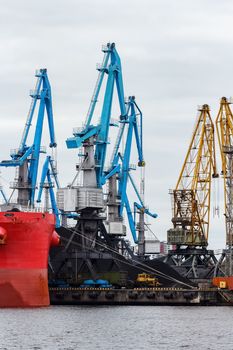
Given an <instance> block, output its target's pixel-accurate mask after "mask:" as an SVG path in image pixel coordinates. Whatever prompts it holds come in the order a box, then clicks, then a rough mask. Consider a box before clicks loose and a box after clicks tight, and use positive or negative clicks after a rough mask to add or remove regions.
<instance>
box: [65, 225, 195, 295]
mask: <svg viewBox="0 0 233 350" xmlns="http://www.w3.org/2000/svg"><path fill="white" fill-rule="evenodd" d="M66 229H67V230H68V231H70V232H72V233H74V234H77V235H79V236H81V237H83V238H85V239H86V240H88V241H91V242H92V241H93V240H92V239H90V238H88V237H86V236H85V235H84V234H82V233H81V232H79V231H75V230H72V229H69V228H66ZM65 240H67V241H69V240H68V239H65ZM73 243H75V242H73ZM75 244H77V245H80V246H81V244H78V243H77V242H76V243H75ZM96 244H98V245H99V246H100V247H103V248H105V249H107V250H109V251H111V252H113V253H115V254H117V255H120V256H121V257H122V255H121V254H120V253H119V252H118V251H117V250H115V249H113V248H110V247H108V246H106V245H105V244H102V243H100V242H98V241H96ZM87 248H88V249H89V250H93V251H95V249H93V248H91V247H90V248H89V247H87ZM114 259H115V260H117V261H120V262H121V263H122V260H121V259H118V258H116V257H114ZM132 261H133V262H136V263H137V267H138V268H139V269H141V270H143V271H145V269H147V271H146V272H149V273H151V272H154V273H156V274H157V275H160V277H163V278H165V279H167V280H170V281H172V282H176V283H178V284H182V285H184V286H187V287H189V288H192V289H193V286H192V285H190V284H188V283H185V282H181V281H180V280H178V279H177V278H175V277H171V276H168V275H167V274H165V273H163V272H161V271H158V270H156V269H155V268H153V267H151V266H148V265H146V264H144V263H142V262H140V261H138V260H136V259H132ZM124 263H125V264H126V265H129V266H132V265H131V264H130V263H128V262H126V261H124ZM138 265H141V266H142V267H143V268H140V266H138Z"/></svg>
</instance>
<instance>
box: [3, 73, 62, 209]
mask: <svg viewBox="0 0 233 350" xmlns="http://www.w3.org/2000/svg"><path fill="white" fill-rule="evenodd" d="M35 76H36V77H37V82H36V86H35V89H34V90H32V91H30V96H31V97H32V102H31V105H30V109H29V113H28V116H27V121H26V124H25V128H24V131H23V135H22V139H21V142H20V145H19V148H18V149H16V150H13V151H12V152H11V159H10V160H3V161H2V162H0V166H4V167H19V174H18V181H17V182H15V183H14V185H13V186H12V188H13V189H18V203H19V204H22V205H30V206H34V201H35V191H36V182H37V175H38V166H39V159H40V153H45V150H44V149H43V148H42V147H41V138H42V131H43V122H44V114H45V110H46V113H47V117H48V125H49V134H50V145H49V146H50V147H56V146H57V144H56V141H55V133H54V123H53V109H52V95H51V87H50V83H49V79H48V76H47V69H40V70H38V71H36V75H35ZM38 101H39V108H38V115H37V121H36V127H35V133H34V139H33V142H32V145H31V146H28V145H27V139H28V135H29V131H30V128H31V125H32V121H33V117H34V115H35V109H36V105H37V102H38Z"/></svg>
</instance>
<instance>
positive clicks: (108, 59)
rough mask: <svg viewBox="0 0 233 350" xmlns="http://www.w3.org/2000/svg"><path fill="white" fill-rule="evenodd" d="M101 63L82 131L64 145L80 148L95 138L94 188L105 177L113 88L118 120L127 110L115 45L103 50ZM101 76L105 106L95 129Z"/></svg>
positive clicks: (98, 185)
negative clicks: (95, 111)
mask: <svg viewBox="0 0 233 350" xmlns="http://www.w3.org/2000/svg"><path fill="white" fill-rule="evenodd" d="M103 52H104V59H103V63H102V65H101V66H99V67H98V68H97V69H98V71H99V76H98V79H97V83H96V86H95V90H94V94H93V97H92V99H91V104H90V107H89V110H88V113H87V117H86V121H85V124H84V127H83V129H82V130H81V131H78V132H75V133H74V137H71V138H68V139H67V140H66V144H67V147H68V148H78V147H81V146H82V145H83V143H84V142H85V140H87V139H89V138H90V137H92V136H94V137H95V144H96V147H95V163H96V181H97V187H98V188H101V187H102V183H103V176H104V165H105V160H106V152H107V145H108V143H109V142H108V134H109V126H110V125H111V120H110V118H111V109H112V99H113V92H114V85H116V88H117V94H118V100H119V105H120V111H121V115H120V120H124V119H125V118H126V108H125V101H124V88H123V79H122V69H121V61H120V57H119V55H118V53H117V50H116V48H115V44H114V43H111V44H110V43H109V44H107V46H105V47H103ZM104 75H107V77H108V78H107V82H106V89H105V94H104V102H103V107H102V112H101V116H100V121H99V123H98V125H96V126H94V125H91V121H92V118H93V114H94V110H95V106H96V102H97V100H98V96H99V92H100V90H101V86H102V83H103V80H104Z"/></svg>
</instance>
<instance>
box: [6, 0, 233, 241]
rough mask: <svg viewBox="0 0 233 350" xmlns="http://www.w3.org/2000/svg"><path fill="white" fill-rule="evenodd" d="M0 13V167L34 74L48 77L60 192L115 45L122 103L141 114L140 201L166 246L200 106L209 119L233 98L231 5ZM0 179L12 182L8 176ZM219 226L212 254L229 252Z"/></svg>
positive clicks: (84, 5) (108, 4) (63, 7)
mask: <svg viewBox="0 0 233 350" xmlns="http://www.w3.org/2000/svg"><path fill="white" fill-rule="evenodd" d="M0 5H1V6H0V48H1V55H0V118H1V128H0V135H1V150H0V157H1V159H7V158H8V157H9V149H10V148H15V147H17V146H18V144H19V141H20V136H21V133H22V129H23V125H24V123H25V119H26V116H27V112H28V108H29V104H30V98H29V97H28V91H29V89H30V88H32V87H33V86H34V83H35V78H34V71H35V69H36V68H43V67H46V68H47V69H48V74H49V78H50V82H51V85H52V90H53V107H54V119H55V125H56V134H57V141H58V159H59V171H60V179H61V182H62V184H63V185H66V184H67V183H68V182H70V181H71V180H72V178H73V175H74V168H75V163H76V162H77V157H76V153H77V152H75V151H70V150H67V149H66V146H65V139H66V138H67V137H69V136H71V135H72V128H73V127H75V126H79V125H81V124H82V122H83V121H84V119H85V115H86V112H87V109H88V105H89V102H90V98H91V95H92V92H93V87H94V84H95V81H96V77H97V73H96V71H95V67H96V63H98V62H101V60H102V52H101V45H102V44H106V43H107V42H109V41H111V42H115V43H116V46H117V50H118V52H119V54H120V56H121V61H122V67H123V74H124V85H125V95H135V96H136V98H137V102H138V104H139V105H140V107H141V109H142V111H143V114H144V140H145V145H144V153H145V159H146V164H147V165H146V174H147V177H146V188H147V194H146V200H147V203H148V205H149V207H150V209H151V210H152V211H155V212H157V213H158V215H159V218H158V219H156V221H154V222H153V225H152V228H153V230H154V232H155V233H156V234H157V236H158V237H159V238H160V239H166V231H167V229H168V228H170V227H171V223H170V220H171V205H170V198H169V195H168V190H169V189H170V188H174V186H175V184H176V181H177V178H178V175H179V171H180V169H181V166H182V162H183V159H184V157H185V153H186V151H187V148H188V145H189V142H190V137H191V134H192V129H193V126H194V122H195V120H196V115H197V106H198V105H202V104H204V103H208V104H209V105H210V106H211V113H212V117H213V119H215V118H216V114H217V110H218V108H219V99H220V98H221V97H222V96H227V97H228V96H231V95H232V94H233V83H232V71H233V68H232V66H233V49H232V47H233V31H232V16H233V3H232V1H230V0H229V1H227V0H221V1H219V0H195V1H193V0H192V1H190V0H161V1H159V0H143V1H139V0H132V1H131V0H128V1H123V0H117V1H113V0H108V1H107V0H99V1H94V0H93V1H90V0H83V1H81V0H56V1H54V0H46V1H45V0H40V1H37V2H36V1H29V0H20V1H18V0H6V1H4V0H2V1H1V2H0ZM2 175H3V177H4V178H5V179H7V180H13V178H12V179H9V178H8V177H9V174H7V173H6V171H5V169H3V170H2ZM2 181H3V185H4V186H7V184H6V182H5V181H4V180H2ZM219 183H221V180H220V181H219ZM217 187H218V186H217V184H216V188H217ZM221 191H222V188H221V187H220V193H221ZM220 197H221V195H220ZM220 204H221V203H220ZM221 205H222V204H221ZM220 217H221V218H220V219H218V218H215V219H214V221H213V217H212V215H211V219H212V225H211V232H210V247H213V248H223V247H224V244H225V226H224V220H223V208H222V210H221V212H220Z"/></svg>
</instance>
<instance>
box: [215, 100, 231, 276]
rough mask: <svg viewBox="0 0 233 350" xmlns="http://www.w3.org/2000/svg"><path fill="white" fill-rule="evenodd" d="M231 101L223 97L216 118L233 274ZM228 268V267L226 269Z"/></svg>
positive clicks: (227, 252) (229, 262) (226, 252)
mask: <svg viewBox="0 0 233 350" xmlns="http://www.w3.org/2000/svg"><path fill="white" fill-rule="evenodd" d="M230 104H231V101H230V100H228V99H227V98H226V97H222V99H221V102H220V108H219V112H218V115H217V118H216V127H217V136H218V142H219V148H220V154H221V160H222V175H223V181H224V203H225V224H226V245H227V249H226V251H224V252H223V256H222V257H221V259H220V260H223V259H224V257H225V256H226V255H227V256H228V263H227V266H226V267H228V271H226V272H227V274H228V275H230V276H231V275H232V243H233V197H232V195H233V114H232V111H231V108H230ZM226 270H227V269H226Z"/></svg>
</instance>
